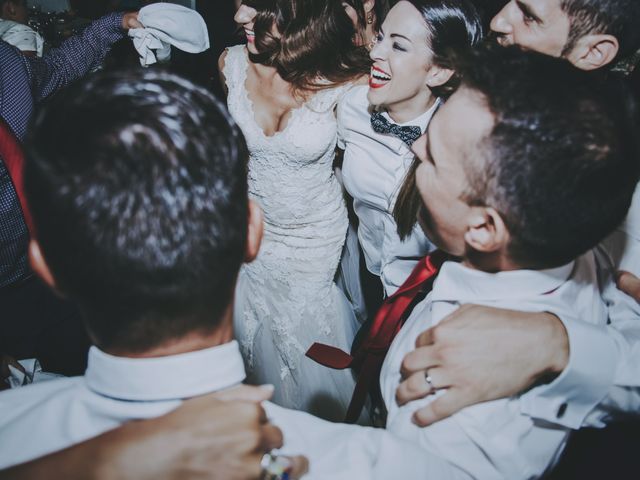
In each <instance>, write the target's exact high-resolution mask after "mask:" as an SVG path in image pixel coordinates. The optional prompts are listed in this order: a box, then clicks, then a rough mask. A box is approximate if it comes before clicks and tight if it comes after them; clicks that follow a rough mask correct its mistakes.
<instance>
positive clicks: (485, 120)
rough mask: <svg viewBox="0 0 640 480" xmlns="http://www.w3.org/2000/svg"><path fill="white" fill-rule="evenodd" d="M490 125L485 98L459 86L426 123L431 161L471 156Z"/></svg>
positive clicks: (489, 130) (458, 159)
mask: <svg viewBox="0 0 640 480" xmlns="http://www.w3.org/2000/svg"><path fill="white" fill-rule="evenodd" d="M493 125H494V117H493V114H492V113H491V112H490V110H489V107H488V106H487V104H486V101H485V98H484V97H483V96H482V95H481V94H480V93H478V92H476V91H474V90H471V89H469V88H466V87H461V88H460V89H459V90H458V91H456V92H455V93H454V94H453V95H452V96H451V97H450V98H449V99H448V100H447V101H446V102H445V104H444V105H443V106H442V107H441V108H440V109H439V110H438V112H437V113H436V115H435V116H434V117H433V120H432V121H431V124H430V126H429V143H430V145H431V154H432V155H433V157H434V160H435V161H436V163H438V160H441V161H443V160H446V161H449V160H451V161H456V162H462V160H463V159H464V157H466V156H467V155H473V152H474V151H475V150H477V148H478V146H479V143H480V142H481V141H482V140H483V139H484V138H486V137H487V136H488V135H489V134H490V133H491V129H492V128H493ZM439 157H440V158H439Z"/></svg>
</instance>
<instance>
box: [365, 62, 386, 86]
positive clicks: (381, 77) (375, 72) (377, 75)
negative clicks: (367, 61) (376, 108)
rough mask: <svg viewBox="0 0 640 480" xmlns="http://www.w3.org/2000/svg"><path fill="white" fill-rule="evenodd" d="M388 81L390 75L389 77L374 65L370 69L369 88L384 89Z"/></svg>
mask: <svg viewBox="0 0 640 480" xmlns="http://www.w3.org/2000/svg"><path fill="white" fill-rule="evenodd" d="M390 80H391V75H389V74H388V73H387V72H385V71H384V70H381V69H380V68H378V67H376V66H375V65H374V66H372V67H371V73H370V74H369V87H370V88H380V87H384V86H385V85H386V84H387V83H388V82H389V81H390Z"/></svg>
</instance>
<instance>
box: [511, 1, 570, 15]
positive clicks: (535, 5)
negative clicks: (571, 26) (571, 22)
mask: <svg viewBox="0 0 640 480" xmlns="http://www.w3.org/2000/svg"><path fill="white" fill-rule="evenodd" d="M512 1H515V3H516V5H518V7H519V8H520V9H521V10H529V11H530V12H532V13H534V14H535V15H536V16H538V17H540V18H541V19H543V20H558V19H559V18H558V15H564V16H566V14H565V13H564V12H563V11H562V8H561V0H512Z"/></svg>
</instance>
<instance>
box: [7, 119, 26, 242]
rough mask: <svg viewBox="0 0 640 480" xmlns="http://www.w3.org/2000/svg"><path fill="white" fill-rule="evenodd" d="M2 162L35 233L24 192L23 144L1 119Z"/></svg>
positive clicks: (24, 214) (23, 213) (23, 211)
mask: <svg viewBox="0 0 640 480" xmlns="http://www.w3.org/2000/svg"><path fill="white" fill-rule="evenodd" d="M0 162H4V165H5V167H6V168H7V172H8V173H9V178H11V181H12V182H13V188H15V190H16V195H17V197H18V200H19V201H20V206H21V207H22V215H23V216H24V221H25V223H26V225H27V228H28V229H29V232H30V233H31V234H33V222H32V221H31V214H30V213H29V209H28V208H27V200H26V197H25V193H24V185H23V182H22V172H23V167H24V156H23V153H22V146H21V145H20V142H19V141H18V139H17V138H16V136H15V135H14V134H13V132H12V131H11V129H10V128H9V125H7V124H6V123H5V122H4V121H3V120H1V119H0Z"/></svg>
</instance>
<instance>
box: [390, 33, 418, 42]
mask: <svg viewBox="0 0 640 480" xmlns="http://www.w3.org/2000/svg"><path fill="white" fill-rule="evenodd" d="M389 36H390V37H391V38H397V37H400V38H404V39H405V40H406V41H407V42H409V43H413V42H412V41H411V39H409V38H408V37H405V36H404V35H400V34H399V33H392V34H391V35H389Z"/></svg>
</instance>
